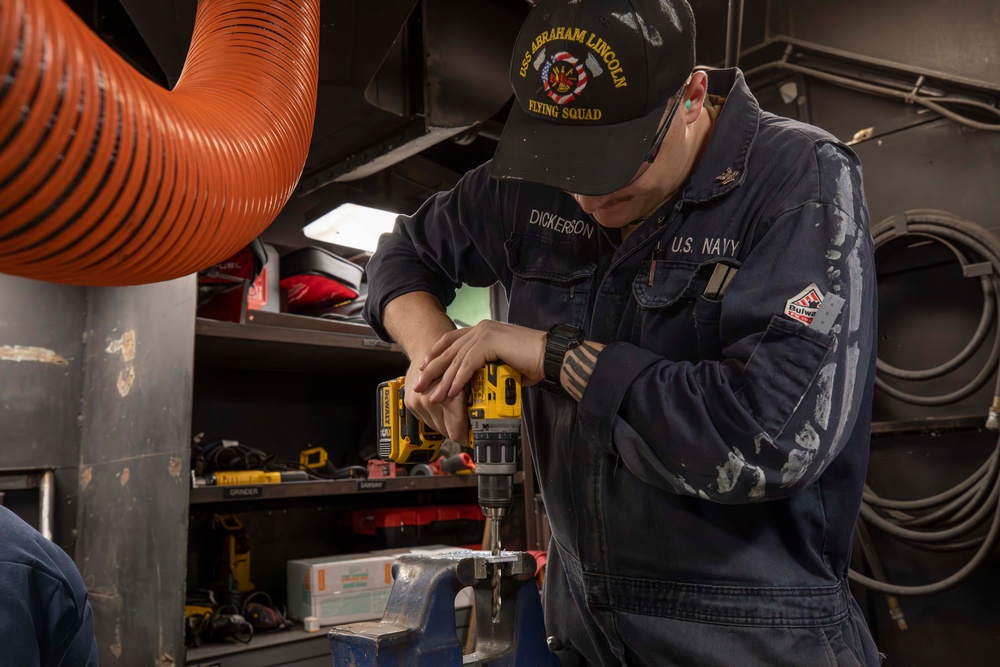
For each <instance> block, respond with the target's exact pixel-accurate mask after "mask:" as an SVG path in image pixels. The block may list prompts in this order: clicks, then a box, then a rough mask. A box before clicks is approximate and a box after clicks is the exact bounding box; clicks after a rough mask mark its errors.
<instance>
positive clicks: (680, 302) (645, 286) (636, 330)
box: [632, 260, 735, 363]
mask: <svg viewBox="0 0 1000 667" xmlns="http://www.w3.org/2000/svg"><path fill="white" fill-rule="evenodd" d="M718 263H719V260H712V261H709V262H704V263H702V264H696V263H694V262H678V261H674V260H646V261H644V262H643V263H642V264H641V265H640V267H639V273H638V274H637V275H636V277H635V280H634V281H633V282H632V295H633V296H634V298H635V301H636V317H635V322H634V325H633V330H632V342H633V343H635V344H636V345H638V346H639V347H642V348H644V349H647V350H650V351H651V352H656V353H657V354H661V355H663V356H664V357H666V358H668V359H670V360H672V361H690V362H692V363H696V362H698V361H701V360H703V359H708V360H715V361H718V360H721V359H722V342H721V338H720V336H719V318H720V314H721V310H722V301H721V300H719V299H710V298H708V297H707V296H705V294H704V292H705V288H706V287H707V286H708V283H709V279H710V277H711V275H712V272H713V271H714V269H715V268H716V265H717V264H718ZM727 263H728V262H727ZM734 264H735V262H734Z"/></svg>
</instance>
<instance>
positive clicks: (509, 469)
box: [378, 362, 521, 620]
mask: <svg viewBox="0 0 1000 667" xmlns="http://www.w3.org/2000/svg"><path fill="white" fill-rule="evenodd" d="M405 391H406V390H405V387H404V378H397V379H395V380H389V381H387V382H383V383H382V384H380V385H379V388H378V396H379V443H378V453H379V457H380V458H382V459H384V460H388V461H395V462H396V463H426V462H430V461H432V460H434V458H436V457H437V456H438V454H439V452H440V449H441V443H442V442H443V441H444V436H442V435H441V434H440V433H438V432H436V431H434V430H433V429H431V428H430V427H428V426H427V425H425V424H423V423H422V422H420V421H419V420H418V419H417V418H416V417H415V416H414V415H413V414H412V413H411V412H410V411H409V410H407V409H406V407H405V405H404V404H403V399H404V396H405ZM520 441H521V374H520V373H518V372H517V371H516V370H514V369H513V368H511V367H510V366H508V365H507V364H504V363H502V362H490V363H488V364H486V365H485V366H484V367H483V368H481V369H479V370H478V371H476V373H475V374H474V375H473V376H472V382H471V383H470V389H469V445H470V446H471V447H472V451H473V455H472V458H473V461H474V462H475V464H476V474H477V475H478V484H479V506H480V507H481V508H482V510H483V514H484V515H485V516H486V517H487V518H488V519H489V520H490V551H491V553H492V554H493V555H494V556H496V555H498V554H499V553H500V522H501V521H502V520H503V519H504V518H505V517H506V516H507V514H508V512H510V506H511V502H512V500H513V489H514V473H515V472H516V471H517V449H518V445H519V444H520ZM493 589H494V595H493V618H494V620H495V619H497V618H498V617H499V611H500V593H499V591H500V570H499V568H497V569H496V570H495V571H494V575H493Z"/></svg>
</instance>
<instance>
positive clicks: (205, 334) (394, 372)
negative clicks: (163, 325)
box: [186, 312, 533, 667]
mask: <svg viewBox="0 0 1000 667" xmlns="http://www.w3.org/2000/svg"><path fill="white" fill-rule="evenodd" d="M195 333H196V337H195V372H194V388H193V420H192V428H193V430H194V432H195V433H199V432H205V433H208V434H211V436H212V437H220V438H226V439H234V440H237V441H239V442H241V443H242V444H246V445H249V446H252V447H255V448H258V449H262V450H264V451H266V452H268V453H274V454H276V455H277V457H278V458H279V459H283V460H297V457H298V452H299V451H300V450H302V449H305V448H307V447H312V446H322V447H324V448H326V449H327V451H328V453H329V455H330V458H331V460H333V462H334V464H335V465H338V466H339V465H361V464H362V463H363V459H364V458H366V457H367V456H370V455H373V454H374V418H375V414H376V408H375V396H376V391H375V390H376V387H377V385H378V383H379V382H382V381H384V380H385V379H387V378H391V377H396V376H399V375H402V374H403V373H404V372H405V371H406V367H407V363H408V362H407V360H406V357H405V356H404V355H403V354H402V350H401V349H400V348H399V347H398V346H395V345H388V344H386V343H384V342H382V341H381V340H379V339H378V337H377V336H376V335H375V333H374V332H373V331H372V330H371V328H369V327H367V326H365V325H360V324H351V323H343V322H335V321H325V320H319V319H314V318H307V317H299V316H296V315H288V314H277V313H264V312H254V313H252V315H251V318H250V321H249V322H247V323H245V324H239V323H234V322H219V321H214V320H207V319H201V318H199V319H198V320H197V321H196V324H195ZM529 474H530V472H529ZM514 483H515V485H516V489H519V491H517V492H516V493H515V495H516V496H517V499H516V503H517V504H516V505H515V510H514V511H515V512H519V513H523V510H522V509H521V508H522V507H523V506H524V505H528V503H524V500H523V497H527V495H528V493H529V492H530V491H529V489H527V488H526V485H525V473H524V472H518V473H517V475H516V476H515V479H514ZM476 486H477V484H476V478H475V476H474V475H455V476H450V475H449V476H445V475H441V476H418V477H396V478H378V479H370V480H369V479H343V480H332V481H325V480H324V481H308V482H286V483H282V484H258V485H245V486H206V487H199V488H193V489H191V490H190V523H189V558H188V563H189V566H188V570H189V571H188V586H189V588H198V587H199V585H198V583H199V582H200V583H204V582H205V580H206V579H207V574H208V573H209V572H210V571H211V570H212V568H213V567H214V568H217V567H218V558H219V553H218V548H217V545H216V546H215V547H213V546H212V544H213V539H215V537H214V536H213V529H212V518H213V516H214V515H215V514H229V513H234V512H235V513H238V515H239V517H240V518H241V520H242V521H243V523H244V524H245V525H246V527H247V530H248V534H249V535H250V540H251V543H252V544H251V569H252V580H253V581H254V583H255V585H257V587H258V590H266V591H267V592H268V593H270V594H271V595H272V597H273V598H277V599H275V603H276V604H279V606H280V604H281V603H282V602H283V601H284V600H283V598H284V596H285V591H284V588H283V582H284V577H285V573H284V563H285V562H286V561H287V560H290V559H293V558H308V557H314V556H323V555H333V554H337V553H349V552H353V551H366V550H367V547H366V546H363V545H364V544H367V543H366V542H364V541H363V540H362V538H360V537H358V536H354V535H353V533H351V532H350V531H351V529H350V528H345V527H344V526H343V524H342V523H341V522H340V521H339V520H340V519H341V518H343V516H344V515H345V513H346V512H351V511H355V510H359V509H364V508H373V507H392V506H408V505H415V506H420V505H430V504H452V503H462V504H466V503H475V502H476ZM531 506H532V509H533V503H532V504H531ZM527 521H528V517H526V516H525V517H523V518H522V517H520V516H518V518H517V519H516V520H511V521H509V522H508V524H506V525H505V532H506V531H507V530H510V531H512V534H516V535H517V536H518V537H517V539H515V540H514V541H513V542H514V543H517V542H519V541H520V542H522V543H524V542H525V540H526V535H527V531H526V522H527ZM463 532H464V531H463ZM420 539H421V542H420V543H422V544H423V543H427V542H426V540H427V539H430V540H431V543H433V542H437V541H438V540H435V539H433V538H432V537H427V536H426V534H425V537H424V538H420ZM479 539H480V537H479V536H478V535H477V537H476V539H475V540H470V541H476V542H478V540H479ZM352 541H354V542H356V543H358V544H359V545H362V546H358V547H357V548H353V547H352V546H351V543H352ZM508 543H511V541H510V540H509V539H508V540H506V541H505V544H508ZM212 559H215V561H214V562H212ZM279 570H280V572H279ZM216 571H217V570H216ZM329 655H330V654H329V646H328V644H327V641H326V628H324V629H323V630H321V632H319V633H316V634H312V633H306V632H303V631H302V629H301V626H297V627H296V628H293V629H292V630H290V631H287V632H279V633H262V634H260V635H258V636H257V637H255V638H254V639H253V640H252V641H251V643H250V644H248V645H242V644H237V643H226V644H206V645H203V646H200V647H197V648H193V649H189V650H188V652H187V660H186V664H187V665H189V666H190V665H213V667H215V666H218V667H229V666H230V665H241V666H243V665H246V666H248V667H254V666H256V665H270V664H279V663H278V662H277V659H278V658H280V664H283V665H295V666H296V667H306V666H311V665H324V666H325V665H328V664H329V660H330V658H329Z"/></svg>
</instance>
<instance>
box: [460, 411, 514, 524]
mask: <svg viewBox="0 0 1000 667" xmlns="http://www.w3.org/2000/svg"><path fill="white" fill-rule="evenodd" d="M472 434H473V436H472V438H473V459H474V460H475V463H476V474H477V475H478V476H479V505H480V507H482V508H483V512H484V513H485V512H486V511H487V509H491V508H492V509H494V510H502V512H503V514H506V513H507V510H508V509H509V508H510V505H511V502H512V501H513V498H514V473H515V472H517V445H518V442H519V441H520V434H521V421H520V420H519V419H473V420H472ZM495 518H502V517H501V516H497V517H495Z"/></svg>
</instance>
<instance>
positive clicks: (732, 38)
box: [726, 0, 743, 67]
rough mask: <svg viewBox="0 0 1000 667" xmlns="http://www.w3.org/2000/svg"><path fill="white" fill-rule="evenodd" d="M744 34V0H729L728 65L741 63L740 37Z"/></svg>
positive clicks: (735, 65) (736, 65) (727, 28)
mask: <svg viewBox="0 0 1000 667" xmlns="http://www.w3.org/2000/svg"><path fill="white" fill-rule="evenodd" d="M742 36H743V0H729V20H728V21H727V24H726V67H738V66H739V64H740V38H741V37H742Z"/></svg>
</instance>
